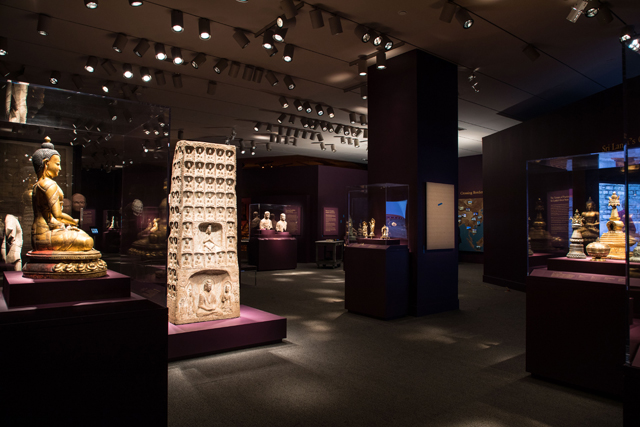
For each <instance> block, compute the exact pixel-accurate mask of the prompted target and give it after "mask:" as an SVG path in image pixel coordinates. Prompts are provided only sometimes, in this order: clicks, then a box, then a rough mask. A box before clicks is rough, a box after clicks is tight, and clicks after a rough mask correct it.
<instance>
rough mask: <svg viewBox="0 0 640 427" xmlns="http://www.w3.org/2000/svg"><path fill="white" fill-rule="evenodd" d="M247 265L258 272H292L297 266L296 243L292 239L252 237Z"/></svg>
mask: <svg viewBox="0 0 640 427" xmlns="http://www.w3.org/2000/svg"><path fill="white" fill-rule="evenodd" d="M249 264H251V265H255V266H257V267H258V271H271V270H294V269H295V268H296V267H297V266H298V242H297V240H296V239H295V238H294V237H284V238H279V237H274V238H269V237H252V238H251V239H250V240H249Z"/></svg>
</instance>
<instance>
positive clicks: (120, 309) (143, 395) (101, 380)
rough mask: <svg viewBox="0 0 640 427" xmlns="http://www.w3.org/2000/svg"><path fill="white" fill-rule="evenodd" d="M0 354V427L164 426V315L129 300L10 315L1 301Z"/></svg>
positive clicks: (59, 306)
mask: <svg viewBox="0 0 640 427" xmlns="http://www.w3.org/2000/svg"><path fill="white" fill-rule="evenodd" d="M0 348H2V351H0V366H2V367H3V370H2V381H3V386H2V387H0V402H2V411H0V425H2V426H14V425H16V426H17V425H25V426H26V425H50V424H52V420H63V421H60V422H62V424H63V425H65V426H72V425H73V426H81V425H92V424H98V425H122V424H125V425H153V426H160V425H165V426H166V425H167V309H166V308H165V307H162V306H160V305H157V304H155V303H153V302H151V301H149V300H147V299H145V298H142V297H140V296H138V295H136V294H130V295H128V296H127V298H119V299H109V300H102V301H84V302H74V303H58V304H43V305H36V306H32V307H17V308H8V307H7V305H6V302H5V300H4V298H2V296H1V295H0ZM34 393H35V394H34ZM53 424H57V423H56V422H53Z"/></svg>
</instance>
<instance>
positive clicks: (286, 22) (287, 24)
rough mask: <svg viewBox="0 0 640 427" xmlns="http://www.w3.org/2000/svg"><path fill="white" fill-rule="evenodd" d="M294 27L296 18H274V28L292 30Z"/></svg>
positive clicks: (281, 16) (282, 16)
mask: <svg viewBox="0 0 640 427" xmlns="http://www.w3.org/2000/svg"><path fill="white" fill-rule="evenodd" d="M295 26H296V18H291V19H287V18H286V17H285V16H284V15H280V16H278V17H277V18H276V27H278V28H293V27H295Z"/></svg>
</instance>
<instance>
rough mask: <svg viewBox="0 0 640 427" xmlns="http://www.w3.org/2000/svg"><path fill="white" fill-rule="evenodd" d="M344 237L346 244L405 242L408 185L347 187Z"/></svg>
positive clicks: (407, 225) (406, 234) (407, 224)
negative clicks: (380, 241) (347, 199)
mask: <svg viewBox="0 0 640 427" xmlns="http://www.w3.org/2000/svg"><path fill="white" fill-rule="evenodd" d="M348 197H349V214H348V218H347V226H346V232H345V234H346V239H348V241H349V243H355V242H359V243H366V241H367V240H370V241H371V242H372V243H373V241H374V240H390V241H398V240H399V241H400V242H399V243H400V244H407V239H408V237H407V236H408V232H409V230H408V227H409V223H408V222H407V203H408V201H409V186H408V185H403V184H372V185H362V186H358V187H350V188H349V194H348Z"/></svg>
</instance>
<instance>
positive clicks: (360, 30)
mask: <svg viewBox="0 0 640 427" xmlns="http://www.w3.org/2000/svg"><path fill="white" fill-rule="evenodd" d="M355 33H356V36H358V37H359V38H360V40H361V41H362V43H367V42H369V40H371V33H370V32H369V29H368V28H367V27H365V26H364V25H358V26H357V27H356V29H355Z"/></svg>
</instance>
